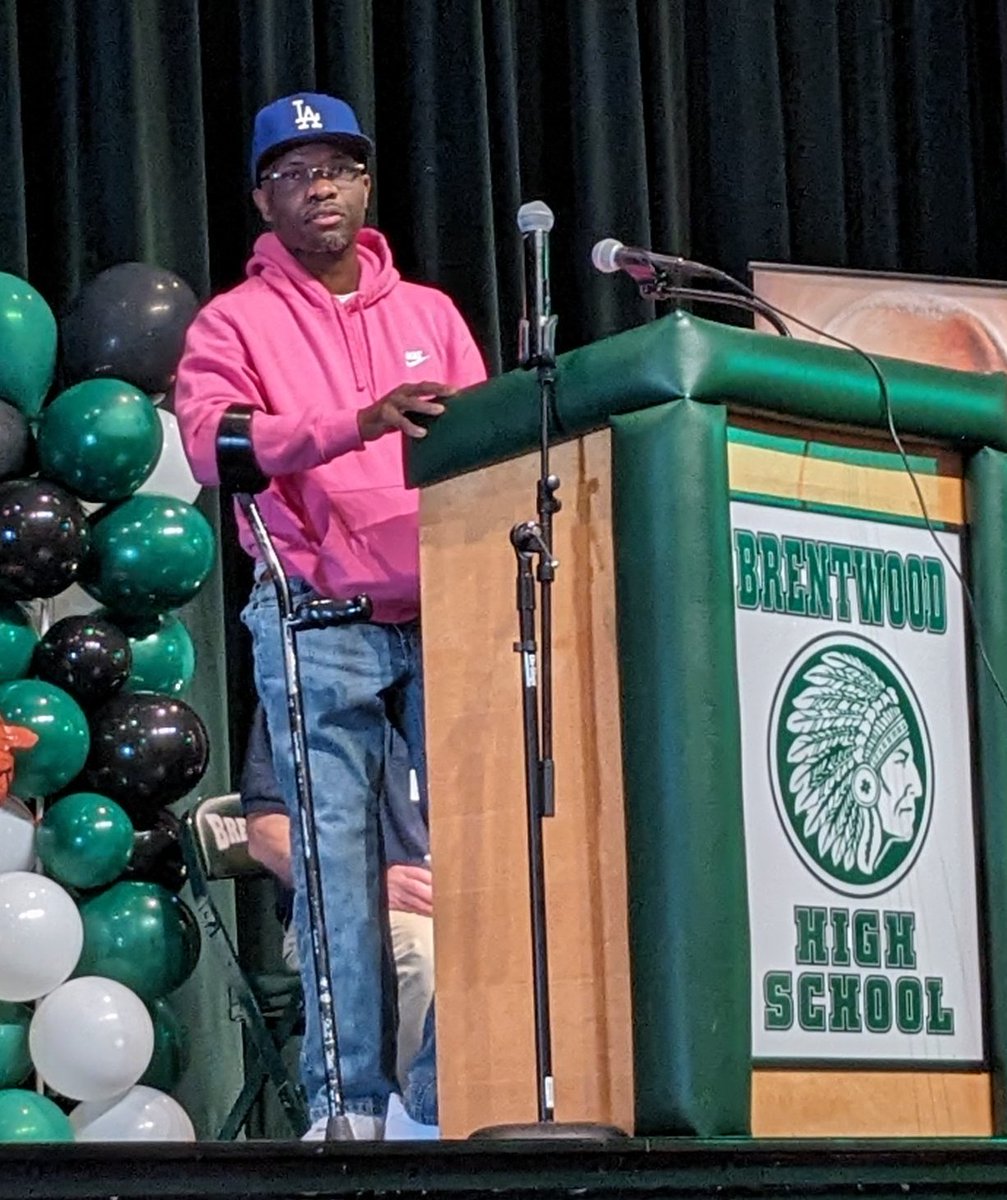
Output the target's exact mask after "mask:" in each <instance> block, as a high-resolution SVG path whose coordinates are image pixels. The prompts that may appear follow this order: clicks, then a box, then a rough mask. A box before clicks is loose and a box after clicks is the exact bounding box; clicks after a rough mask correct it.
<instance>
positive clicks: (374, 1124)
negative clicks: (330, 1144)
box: [301, 1113, 385, 1142]
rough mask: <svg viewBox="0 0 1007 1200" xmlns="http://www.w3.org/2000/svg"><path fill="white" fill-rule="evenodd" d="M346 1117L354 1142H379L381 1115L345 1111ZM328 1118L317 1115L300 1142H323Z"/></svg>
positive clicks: (381, 1131) (381, 1128)
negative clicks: (316, 1118) (374, 1115)
mask: <svg viewBox="0 0 1007 1200" xmlns="http://www.w3.org/2000/svg"><path fill="white" fill-rule="evenodd" d="M346 1119H347V1120H348V1121H349V1123H350V1129H351V1130H352V1132H353V1139H352V1140H353V1141H355V1142H380V1141H381V1139H382V1136H383V1134H384V1132H385V1123H384V1121H383V1120H382V1119H381V1117H373V1116H370V1115H369V1114H368V1113H347V1114H346ZM328 1124H329V1118H328V1117H319V1118H318V1120H317V1121H313V1122H312V1123H311V1128H310V1129H309V1130H308V1132H307V1133H304V1134H302V1135H301V1141H302V1142H324V1141H325V1131H326V1129H327V1128H328Z"/></svg>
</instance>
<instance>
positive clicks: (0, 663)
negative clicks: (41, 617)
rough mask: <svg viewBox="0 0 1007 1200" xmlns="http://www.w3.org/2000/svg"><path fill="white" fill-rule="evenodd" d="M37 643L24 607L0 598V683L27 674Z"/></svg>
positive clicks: (36, 635) (35, 634)
mask: <svg viewBox="0 0 1007 1200" xmlns="http://www.w3.org/2000/svg"><path fill="white" fill-rule="evenodd" d="M37 645H38V634H37V633H36V632H35V628H34V626H33V625H32V623H31V621H30V620H29V618H28V614H27V613H26V612H25V611H24V609H23V608H21V606H20V605H19V604H15V603H14V602H13V601H12V600H0V683H8V682H9V681H10V680H11V679H21V678H23V676H25V675H27V674H28V672H29V670H30V669H31V656H32V655H33V654H34V653H35V647H36V646H37Z"/></svg>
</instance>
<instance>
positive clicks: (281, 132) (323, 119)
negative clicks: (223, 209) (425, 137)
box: [252, 92, 374, 187]
mask: <svg viewBox="0 0 1007 1200" xmlns="http://www.w3.org/2000/svg"><path fill="white" fill-rule="evenodd" d="M326 141H327V142H338V143H341V144H345V145H346V146H347V148H348V149H349V150H350V152H351V153H352V154H356V155H358V156H359V157H360V158H362V159H364V160H365V161H366V159H367V157H368V155H369V154H371V153H372V152H373V150H374V143H373V142H372V141H371V139H370V138H369V137H367V136H366V135H365V134H363V133H362V132H361V130H360V122H359V121H358V120H357V114H356V113H355V112H354V111H353V109H352V108H350V106H349V105H348V104H347V103H346V101H345V100H338V99H337V98H336V97H335V96H325V95H323V94H322V93H321V92H297V93H295V94H294V95H293V96H284V97H283V99H282V100H274V101H273V102H272V104H267V105H266V107H265V108H260V109H259V111H258V113H257V114H256V117H255V129H254V131H253V133H252V186H253V187H254V186H256V185H257V184H258V182H259V175H260V173H261V171H262V168H263V166H264V165H265V163H266V160H267V159H270V158H277V157H278V156H279V155H280V154H282V153H283V151H284V150H287V149H289V148H290V147H291V146H298V145H300V144H301V143H302V142H326Z"/></svg>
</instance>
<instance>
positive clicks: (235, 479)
mask: <svg viewBox="0 0 1007 1200" xmlns="http://www.w3.org/2000/svg"><path fill="white" fill-rule="evenodd" d="M253 412H254V409H251V408H248V407H246V406H245V405H243V404H232V405H231V407H230V408H228V409H227V410H226V411H225V412H224V415H223V416H222V417H221V418H220V424H219V425H218V426H217V475H218V477H219V478H220V486H221V489H222V490H223V491H225V492H247V493H249V494H250V495H253V496H254V495H257V494H258V493H259V492H264V491H265V490H266V488H267V487H269V476H268V475H266V473H265V472H264V471H263V470H262V468H261V467H260V466H259V464H258V462H257V460H256V458H255V449H254V447H253V446H252V414H253Z"/></svg>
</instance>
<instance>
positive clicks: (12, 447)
mask: <svg viewBox="0 0 1007 1200" xmlns="http://www.w3.org/2000/svg"><path fill="white" fill-rule="evenodd" d="M29 441H30V435H29V433H28V420H27V418H26V417H25V415H24V414H23V413H22V412H21V411H20V410H19V409H16V408H15V407H14V405H13V404H6V403H4V401H3V400H0V479H10V478H12V477H13V476H14V475H20V474H21V473H22V472H23V471H24V467H25V459H26V458H27V457H28V443H29Z"/></svg>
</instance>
